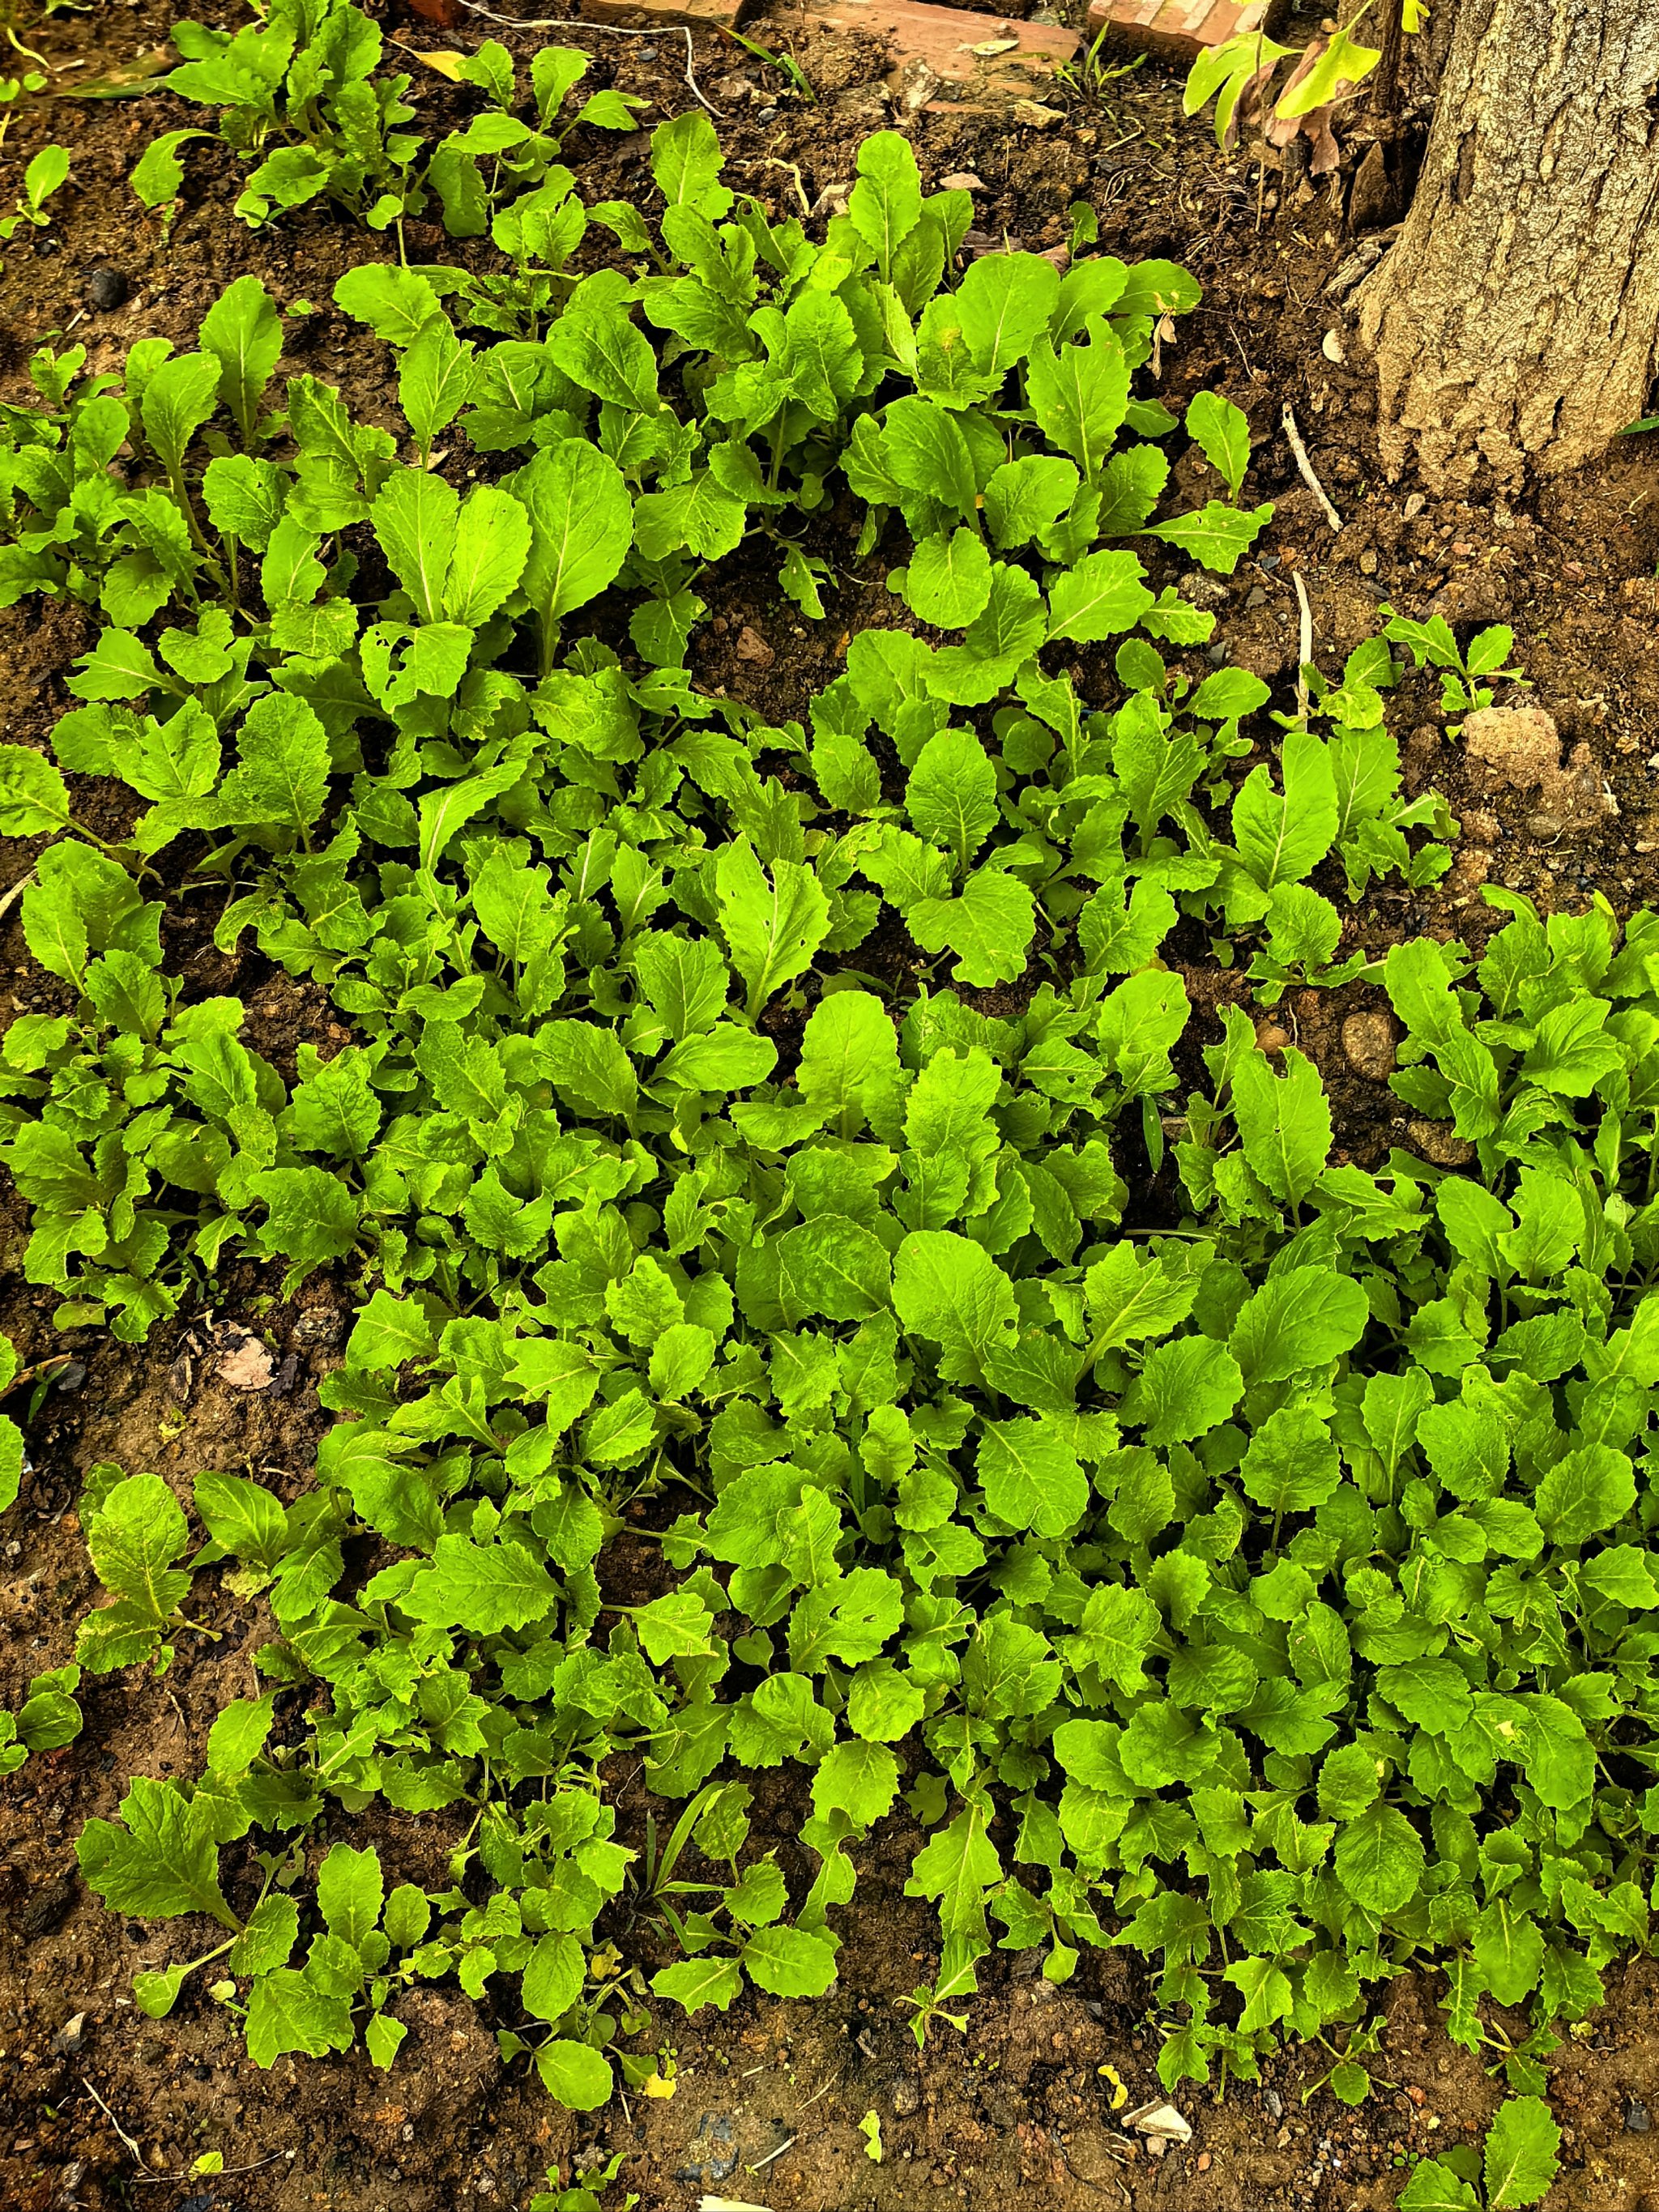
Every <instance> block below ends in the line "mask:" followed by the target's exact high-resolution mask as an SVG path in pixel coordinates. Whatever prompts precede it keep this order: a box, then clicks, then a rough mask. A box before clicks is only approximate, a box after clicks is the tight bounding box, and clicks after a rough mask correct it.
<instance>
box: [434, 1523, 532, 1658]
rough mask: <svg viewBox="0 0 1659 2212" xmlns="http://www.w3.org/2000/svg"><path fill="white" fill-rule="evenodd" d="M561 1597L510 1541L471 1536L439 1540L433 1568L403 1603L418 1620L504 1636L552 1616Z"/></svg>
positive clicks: (529, 1557) (517, 1545)
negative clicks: (480, 1541)
mask: <svg viewBox="0 0 1659 2212" xmlns="http://www.w3.org/2000/svg"><path fill="white" fill-rule="evenodd" d="M557 1595H558V1592H557V1589H556V1586H555V1584H554V1581H553V1578H552V1577H551V1576H550V1574H549V1573H548V1571H547V1570H546V1568H545V1567H544V1566H543V1565H540V1563H539V1562H538V1560H536V1559H532V1556H531V1554H530V1553H528V1552H527V1551H526V1549H525V1547H524V1546H523V1545H522V1544H520V1543H515V1542H514V1541H512V1540H511V1539H507V1540H505V1541H501V1542H499V1543H494V1544H477V1543H474V1542H473V1541H472V1540H471V1537H468V1536H454V1535H450V1536H440V1537H439V1539H438V1541H437V1544H436V1547H435V1549H434V1552H433V1556H432V1564H431V1565H430V1566H428V1567H425V1568H422V1571H421V1572H420V1573H419V1574H418V1575H417V1576H416V1577H415V1579H414V1581H413V1582H412V1583H410V1585H409V1588H408V1589H407V1590H406V1592H405V1593H404V1597H403V1599H402V1600H401V1601H400V1602H401V1603H402V1604H403V1606H404V1609H405V1610H406V1611H407V1612H410V1613H412V1614H413V1615H414V1616H415V1618H416V1620H427V1621H430V1622H432V1623H433V1624H434V1625H435V1626H438V1627H441V1628H465V1629H467V1630H469V1631H470V1632H471V1633H472V1634H473V1635H475V1636H499V1635H500V1634H501V1632H502V1630H504V1629H509V1628H512V1629H518V1628H526V1627H527V1626H529V1624H530V1623H531V1622H532V1620H541V1619H542V1617H543V1615H544V1614H545V1613H548V1612H550V1610H551V1608H552V1606H553V1603H554V1601H555V1600H556V1597H557Z"/></svg>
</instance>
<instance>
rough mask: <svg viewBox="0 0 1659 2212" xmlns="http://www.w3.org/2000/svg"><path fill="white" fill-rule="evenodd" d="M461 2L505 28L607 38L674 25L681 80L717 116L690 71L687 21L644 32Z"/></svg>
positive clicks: (656, 33)
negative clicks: (680, 35) (680, 42)
mask: <svg viewBox="0 0 1659 2212" xmlns="http://www.w3.org/2000/svg"><path fill="white" fill-rule="evenodd" d="M461 5H462V7H463V8H465V9H466V11H467V13H468V14H469V15H482V16H483V19H484V21H485V22H486V23H500V24H502V25H503V26H504V27H506V28H507V30H509V31H594V32H597V33H600V34H602V35H603V36H604V37H605V38H607V39H659V38H661V37H662V36H663V35H664V33H665V31H671V30H673V29H675V28H677V27H678V29H680V30H682V31H684V33H685V81H686V82H687V83H688V84H689V85H690V88H691V89H692V91H693V93H695V94H696V97H697V98H698V99H699V100H702V105H703V106H705V107H706V108H707V109H708V112H709V113H710V114H711V115H714V116H718V115H719V113H720V110H719V108H718V107H716V106H714V102H713V101H712V100H703V96H702V86H701V85H700V84H699V83H698V82H697V80H696V77H695V76H693V75H692V74H691V64H692V62H693V61H694V60H695V58H696V51H695V49H694V48H693V46H692V44H691V27H690V24H689V23H681V24H679V25H678V26H676V25H674V24H671V23H670V24H666V25H665V26H663V27H662V28H660V29H659V28H656V27H653V28H652V29H650V30H646V31H629V30H625V29H623V26H622V25H621V24H620V23H584V22H581V21H579V20H577V19H576V18H574V17H571V16H562V15H496V14H495V13H494V11H493V10H492V9H489V8H481V7H480V6H479V4H478V0H461Z"/></svg>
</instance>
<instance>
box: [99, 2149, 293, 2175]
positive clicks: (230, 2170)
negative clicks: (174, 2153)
mask: <svg viewBox="0 0 1659 2212" xmlns="http://www.w3.org/2000/svg"><path fill="white" fill-rule="evenodd" d="M293 2156H294V2153H293V2152H292V2151H291V2150H274V2151H272V2152H271V2154H270V2157H269V2158H256V2159H255V2160H254V2161H253V2163H252V2166H221V2167H220V2168H219V2171H218V2172H217V2173H216V2174H214V2175H213V2176H212V2179H214V2180H215V2181H228V2180H229V2179H230V2178H231V2176H232V2175H233V2174H237V2173H258V2171H259V2169H260V2167H261V2166H276V2165H277V2164H278V2163H279V2162H280V2161H281V2160H283V2159H285V2158H292V2157H293ZM132 2178H133V2179H134V2180H135V2181H171V2182H175V2183H176V2182H180V2181H194V2180H196V2179H197V2178H198V2177H197V2174H196V2173H195V2172H194V2171H191V2172H179V2173H135V2174H134V2175H133V2177H132ZM200 2178H202V2179H206V2178H207V2177H205V2176H203V2177H200Z"/></svg>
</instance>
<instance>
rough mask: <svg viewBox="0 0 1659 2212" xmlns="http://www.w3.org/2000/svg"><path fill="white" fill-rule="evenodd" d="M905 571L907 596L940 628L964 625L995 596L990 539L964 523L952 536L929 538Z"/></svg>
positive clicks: (902, 574) (909, 602) (925, 619)
mask: <svg viewBox="0 0 1659 2212" xmlns="http://www.w3.org/2000/svg"><path fill="white" fill-rule="evenodd" d="M900 577H902V581H903V587H904V597H905V602H906V604H907V605H908V607H909V609H910V611H911V612H912V613H913V614H914V615H915V616H916V617H918V618H919V619H920V620H921V621H922V622H925V623H933V625H934V626H935V627H936V628H937V629H966V628H967V626H968V624H969V623H971V622H972V621H973V620H974V618H975V616H977V615H981V614H983V613H984V611H985V610H986V608H987V606H988V605H989V604H990V599H991V556H990V553H989V551H988V550H987V547H986V544H985V540H984V539H983V538H981V536H980V534H979V532H977V531H976V530H971V529H969V527H968V526H967V525H966V524H965V523H964V524H963V526H962V527H961V528H960V529H958V530H953V531H952V532H951V534H950V535H949V536H948V537H945V536H944V535H940V536H939V537H934V538H922V539H921V541H920V543H919V544H917V546H916V548H915V551H914V552H913V553H912V554H911V556H910V565H909V567H908V569H904V570H902V571H900V570H895V572H894V577H893V578H890V582H892V581H894V580H896V579H898V578H900Z"/></svg>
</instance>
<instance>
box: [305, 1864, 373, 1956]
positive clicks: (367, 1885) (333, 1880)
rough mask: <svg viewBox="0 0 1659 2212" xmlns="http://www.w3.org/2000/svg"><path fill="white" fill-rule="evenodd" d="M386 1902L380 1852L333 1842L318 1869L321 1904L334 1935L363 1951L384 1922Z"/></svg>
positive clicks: (321, 1909) (322, 1911) (325, 1918)
mask: <svg viewBox="0 0 1659 2212" xmlns="http://www.w3.org/2000/svg"><path fill="white" fill-rule="evenodd" d="M385 1901H386V1885H385V1882H384V1881H383V1880H382V1878H381V1875H380V1857H379V1854H378V1853H377V1852H375V1851H374V1850H372V1849H370V1850H353V1848H352V1847H351V1845H350V1844H332V1845H331V1847H330V1849H329V1851H328V1854H327V1856H326V1857H325V1859H324V1861H323V1863H322V1864H321V1866H320V1867H319V1869H317V1904H318V1907H319V1911H321V1913H322V1916H323V1921H324V1924H325V1926H326V1928H327V1929H328V1931H329V1933H330V1935H331V1936H339V1937H340V1938H341V1939H342V1941H343V1942H347V1943H349V1944H350V1945H351V1947H352V1948H353V1949H354V1950H357V1951H361V1950H362V1948H363V1944H364V1942H365V1940H366V1938H367V1937H368V1936H369V1934H370V1933H371V1931H372V1930H373V1929H375V1928H376V1927H378V1925H379V1924H380V1907H381V1905H383V1904H384V1903H385Z"/></svg>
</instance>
